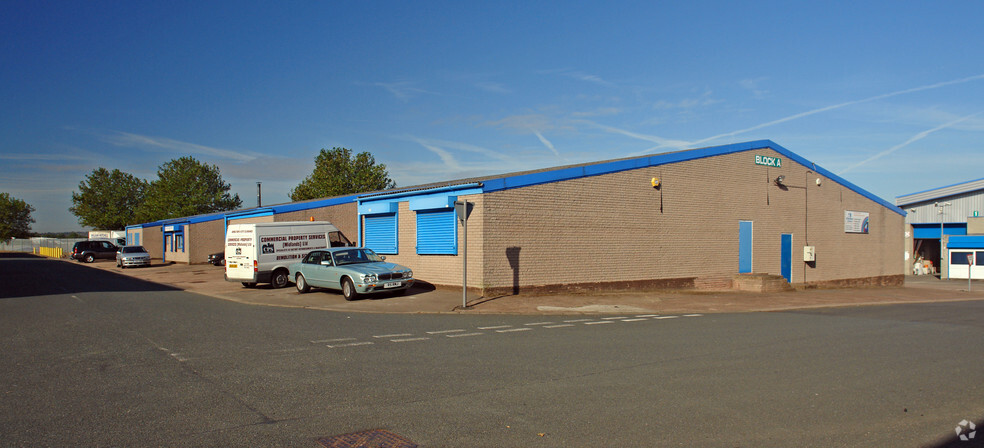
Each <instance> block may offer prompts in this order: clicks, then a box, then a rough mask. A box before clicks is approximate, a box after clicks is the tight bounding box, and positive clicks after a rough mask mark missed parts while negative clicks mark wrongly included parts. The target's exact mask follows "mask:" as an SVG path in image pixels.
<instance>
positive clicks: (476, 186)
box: [357, 182, 483, 203]
mask: <svg viewBox="0 0 984 448" xmlns="http://www.w3.org/2000/svg"><path fill="white" fill-rule="evenodd" d="M449 191H453V192H455V194H456V195H458V196H464V195H468V194H481V193H482V192H483V190H482V183H481V182H473V183H468V184H461V185H447V186H444V187H435V188H427V189H423V190H405V191H397V192H395V193H388V194H379V195H375V194H374V195H367V196H359V197H358V198H357V200H358V201H359V203H363V202H372V201H380V200H386V199H396V198H404V197H409V196H426V195H430V194H434V193H443V192H449Z"/></svg>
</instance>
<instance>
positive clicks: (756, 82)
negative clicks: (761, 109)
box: [738, 76, 769, 98]
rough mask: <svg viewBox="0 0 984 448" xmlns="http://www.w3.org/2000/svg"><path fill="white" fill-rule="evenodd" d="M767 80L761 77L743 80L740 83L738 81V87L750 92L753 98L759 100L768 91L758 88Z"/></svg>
mask: <svg viewBox="0 0 984 448" xmlns="http://www.w3.org/2000/svg"><path fill="white" fill-rule="evenodd" d="M768 79H769V78H768V77H765V76H761V77H758V78H749V79H743V80H741V81H738V85H739V86H741V88H743V89H745V90H747V91H749V92H751V93H752V96H754V97H755V98H761V97H763V96H765V95H766V94H768V93H769V91H768V90H765V89H763V88H762V87H761V86H760V85H761V84H762V83H763V82H765V81H766V80H768Z"/></svg>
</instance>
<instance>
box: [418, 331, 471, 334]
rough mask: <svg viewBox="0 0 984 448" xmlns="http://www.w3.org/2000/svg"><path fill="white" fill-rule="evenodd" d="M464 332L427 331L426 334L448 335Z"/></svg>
mask: <svg viewBox="0 0 984 448" xmlns="http://www.w3.org/2000/svg"><path fill="white" fill-rule="evenodd" d="M463 331H465V330H441V331H428V332H427V334H448V333H461V332H463Z"/></svg>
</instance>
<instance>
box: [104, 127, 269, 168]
mask: <svg viewBox="0 0 984 448" xmlns="http://www.w3.org/2000/svg"><path fill="white" fill-rule="evenodd" d="M99 138H100V139H101V140H102V141H104V142H106V143H109V144H112V145H115V146H120V147H125V148H140V149H150V150H165V151H169V152H177V153H185V154H205V155H209V156H213V157H219V158H223V159H230V160H235V161H237V162H248V161H250V160H253V159H255V158H257V157H258V155H257V154H254V153H250V152H248V151H236V150H231V149H221V148H212V147H210V146H204V145H199V144H196V143H188V142H183V141H180V140H173V139H170V138H166V137H154V136H148V135H139V134H131V133H129V132H121V131H112V132H111V133H109V134H101V135H99Z"/></svg>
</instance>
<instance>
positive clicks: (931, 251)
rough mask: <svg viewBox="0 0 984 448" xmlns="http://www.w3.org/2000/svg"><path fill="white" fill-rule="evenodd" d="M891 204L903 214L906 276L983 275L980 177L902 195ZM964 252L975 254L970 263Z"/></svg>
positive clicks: (983, 208) (983, 188)
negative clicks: (900, 209) (903, 212)
mask: <svg viewBox="0 0 984 448" xmlns="http://www.w3.org/2000/svg"><path fill="white" fill-rule="evenodd" d="M895 204H896V205H897V206H898V207H900V208H902V209H904V210H905V211H907V212H908V214H907V216H906V219H905V223H906V231H905V238H906V242H905V247H906V251H905V260H906V264H907V266H908V267H909V269H907V270H906V273H907V274H910V275H914V274H936V275H940V276H941V278H963V279H966V278H968V275H971V276H972V278H975V279H982V278H984V266H981V265H984V259H981V258H979V257H984V217H982V216H980V215H981V214H982V213H984V179H977V180H972V181H967V182H961V183H958V184H953V185H947V186H944V187H939V188H933V189H931V190H925V191H919V192H916V193H911V194H906V195H903V196H899V197H897V198H895ZM968 255H977V257H975V262H974V264H971V261H972V260H969V259H968V258H967V256H968ZM920 267H922V268H921V269H920Z"/></svg>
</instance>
